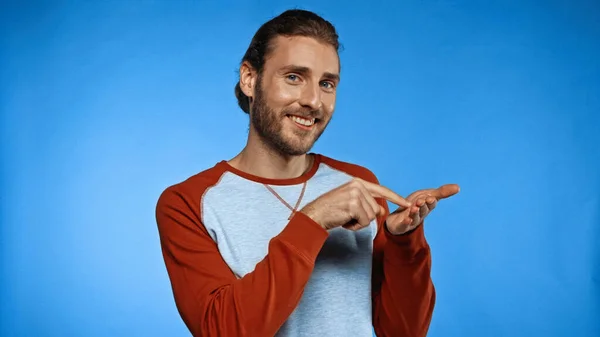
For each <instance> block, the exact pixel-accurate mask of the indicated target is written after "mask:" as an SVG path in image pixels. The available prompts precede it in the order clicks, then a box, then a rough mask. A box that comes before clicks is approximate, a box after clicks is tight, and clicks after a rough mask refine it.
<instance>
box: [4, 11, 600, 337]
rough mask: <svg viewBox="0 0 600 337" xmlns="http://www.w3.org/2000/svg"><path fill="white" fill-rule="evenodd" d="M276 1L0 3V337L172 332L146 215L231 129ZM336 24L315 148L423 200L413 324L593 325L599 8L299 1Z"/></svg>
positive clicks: (481, 331)
mask: <svg viewBox="0 0 600 337" xmlns="http://www.w3.org/2000/svg"><path fill="white" fill-rule="evenodd" d="M296 6H297V3H292V2H289V1H284V2H281V3H276V2H275V1H255V2H244V3H240V2H237V3H235V2H227V3H225V2H222V3H220V4H217V2H205V1H195V2H191V1H178V2H169V1H100V2H96V3H91V2H86V3H84V2H55V3H53V4H52V3H51V2H40V3H31V2H29V3H27V2H19V1H12V2H8V3H6V2H3V3H2V8H1V10H0V12H1V13H2V14H0V26H1V29H2V37H1V57H2V59H1V68H0V74H1V82H0V83H1V87H0V102H1V105H0V107H1V121H0V122H1V151H2V166H1V170H2V171H1V178H2V181H1V187H2V188H1V193H2V195H1V197H2V198H1V200H2V202H1V205H2V209H1V221H2V222H1V224H2V226H1V230H2V232H1V244H0V246H1V253H2V255H1V256H2V279H1V281H2V284H1V293H0V297H1V298H2V300H1V304H0V305H1V322H0V326H1V327H0V334H1V335H2V336H188V335H189V333H188V332H187V330H186V328H185V326H184V325H183V323H182V321H181V319H180V318H179V316H178V313H177V311H176V308H175V305H174V302H173V298H172V294H171V289H170V284H169V281H168V277H167V274H166V271H165V268H164V264H163V260H162V256H161V252H160V247H159V242H158V234H157V229H156V223H155V219H154V207H155V204H156V200H157V198H158V196H159V194H160V192H162V190H163V189H164V188H166V187H167V186H168V185H171V184H173V183H175V182H178V181H180V180H183V179H185V178H187V177H188V176H190V175H192V174H195V173H196V172H198V171H201V170H203V169H205V168H208V167H210V166H212V165H213V164H214V163H215V162H217V161H219V160H222V159H229V158H231V157H233V156H234V155H235V154H237V152H238V151H239V150H240V149H241V148H242V147H243V146H244V143H245V140H246V135H247V125H248V119H247V116H246V115H245V114H243V113H242V112H241V111H240V110H239V109H238V108H237V106H236V102H235V99H234V95H233V87H234V83H235V81H236V77H237V75H236V71H237V67H238V65H239V61H240V59H241V57H242V56H243V53H244V52H245V50H246V48H247V46H248V43H249V41H250V39H251V37H252V35H253V34H254V32H255V31H256V29H257V28H258V26H259V25H260V24H262V23H263V22H264V21H266V20H268V19H269V18H271V17H272V16H274V15H276V14H279V13H280V12H281V11H283V10H285V9H287V8H290V7H296ZM299 7H302V8H306V9H310V10H314V11H316V12H318V13H319V14H322V15H324V16H325V17H326V18H327V19H329V20H331V21H332V22H333V23H334V24H335V25H336V26H337V28H338V30H339V33H340V36H341V42H342V44H343V45H344V50H343V52H342V53H341V60H342V83H341V86H340V88H339V94H338V105H337V110H336V115H335V117H334V119H333V121H332V124H331V125H330V128H329V129H328V130H327V131H326V133H325V134H324V136H323V137H322V139H321V140H320V141H319V143H318V144H317V146H316V147H315V148H314V151H317V152H321V153H324V154H326V155H329V156H332V157H334V158H337V159H341V160H346V161H351V162H355V163H358V164H361V165H364V166H367V167H369V168H370V169H371V170H372V171H374V172H375V173H376V174H377V175H378V177H379V178H380V180H381V182H382V184H384V185H387V186H388V187H390V188H393V189H395V190H396V191H398V192H400V193H401V194H403V195H406V194H408V193H410V192H411V191H413V190H415V189H421V188H427V187H435V186H438V185H441V184H444V183H458V184H460V186H461V188H462V190H461V193H460V194H459V195H457V196H456V197H454V198H452V199H450V200H447V201H445V202H443V203H441V204H440V205H439V206H438V208H437V209H436V210H435V212H434V213H433V214H432V215H431V216H430V219H429V221H428V224H427V227H426V234H427V238H428V240H429V243H430V245H431V247H432V253H433V278H434V281H435V284H436V288H437V296H438V297H437V298H438V300H437V306H436V308H435V313H434V317H433V321H432V324H431V329H430V333H429V336H432V337H434V336H463V337H470V336H598V335H600V323H599V322H600V320H599V319H598V317H600V285H599V280H600V229H599V226H600V212H599V209H600V193H599V190H600V173H599V162H600V150H599V148H600V136H599V133H600V20H599V18H600V5H599V4H598V2H595V1H574V2H569V1H566V0H565V1H550V2H547V1H539V2H524V1H508V2H506V1H503V2H499V1H491V2H483V1H475V2H468V3H467V2H463V1H411V2H408V1H407V2H403V3H401V4H391V3H390V4H385V3H383V2H373V3H371V4H367V2H364V3H362V4H349V3H345V2H344V3H339V2H338V3H335V2H324V1H309V2H305V3H302V5H301V6H299Z"/></svg>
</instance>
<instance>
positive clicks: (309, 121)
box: [290, 116, 315, 126]
mask: <svg viewBox="0 0 600 337" xmlns="http://www.w3.org/2000/svg"><path fill="white" fill-rule="evenodd" d="M290 118H291V119H292V120H293V121H294V122H296V123H298V124H302V125H305V126H311V125H313V124H315V119H314V118H312V119H304V118H300V117H298V116H290Z"/></svg>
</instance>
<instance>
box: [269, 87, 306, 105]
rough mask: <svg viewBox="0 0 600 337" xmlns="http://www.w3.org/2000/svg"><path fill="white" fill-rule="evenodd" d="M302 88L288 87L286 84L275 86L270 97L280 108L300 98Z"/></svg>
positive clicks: (270, 92)
mask: <svg viewBox="0 0 600 337" xmlns="http://www.w3.org/2000/svg"><path fill="white" fill-rule="evenodd" d="M300 93H301V91H300V87H299V86H297V87H295V86H291V85H286V84H284V83H281V84H277V85H274V86H273V87H272V88H271V90H270V91H269V97H270V99H271V100H272V101H273V103H274V104H276V105H278V106H286V105H289V104H290V102H294V101H296V100H297V99H298V97H300Z"/></svg>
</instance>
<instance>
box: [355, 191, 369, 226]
mask: <svg viewBox="0 0 600 337" xmlns="http://www.w3.org/2000/svg"><path fill="white" fill-rule="evenodd" d="M350 214H351V215H352V218H353V219H355V220H356V221H357V222H358V224H360V225H361V226H366V225H368V224H369V223H370V222H371V220H370V219H369V215H368V214H367V211H366V210H365V207H364V205H363V201H362V198H361V196H360V195H359V196H357V197H355V198H353V199H352V200H350Z"/></svg>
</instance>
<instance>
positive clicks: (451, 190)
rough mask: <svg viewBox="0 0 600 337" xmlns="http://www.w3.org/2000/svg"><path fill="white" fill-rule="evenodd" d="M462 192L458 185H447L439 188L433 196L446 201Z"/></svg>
mask: <svg viewBox="0 0 600 337" xmlns="http://www.w3.org/2000/svg"><path fill="white" fill-rule="evenodd" d="M459 191H460V187H459V186H458V185H457V184H446V185H442V186H440V187H438V188H437V189H436V190H435V192H434V193H433V196H434V197H436V198H437V199H438V200H439V199H445V198H448V197H451V196H453V195H455V194H457V193H458V192H459Z"/></svg>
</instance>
